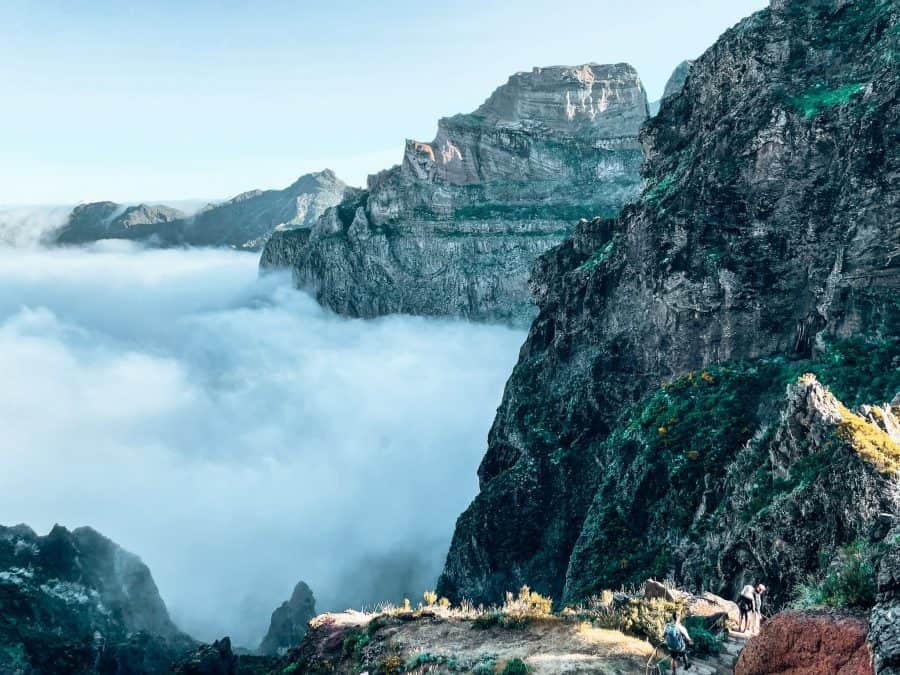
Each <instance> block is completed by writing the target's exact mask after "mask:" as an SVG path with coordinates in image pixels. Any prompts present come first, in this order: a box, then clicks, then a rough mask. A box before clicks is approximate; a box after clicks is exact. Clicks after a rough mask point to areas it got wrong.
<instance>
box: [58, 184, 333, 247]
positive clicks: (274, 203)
mask: <svg viewBox="0 0 900 675" xmlns="http://www.w3.org/2000/svg"><path fill="white" fill-rule="evenodd" d="M348 190H349V188H348V186H347V185H346V184H345V183H343V182H342V181H341V180H340V179H339V178H338V177H337V176H335V175H334V172H332V171H331V170H328V169H326V170H325V171H321V172H319V173H312V174H307V175H304V176H301V177H300V178H299V179H298V180H297V181H296V182H295V183H294V184H292V185H290V186H289V187H287V188H285V189H283V190H253V191H251V192H245V193H243V194H241V195H238V196H237V197H234V198H233V199H230V200H229V201H227V202H224V203H222V204H216V205H210V206H207V207H206V208H205V209H203V210H202V211H200V212H199V213H197V214H195V215H193V216H186V215H185V214H183V213H181V212H180V211H178V210H176V209H172V208H169V207H166V206H152V205H147V204H140V205H138V206H131V207H127V208H126V207H124V206H122V205H120V204H115V203H113V202H96V203H92V204H83V205H81V206H77V207H75V209H74V210H73V211H72V214H71V215H70V216H69V219H68V221H67V223H66V224H65V225H64V226H63V227H62V228H61V229H60V230H59V231H58V232H56V233H55V234H54V237H55V242H56V243H59V244H84V243H87V242H92V241H97V240H99V239H131V240H139V241H146V242H148V243H151V244H156V245H161V246H228V247H231V248H240V249H246V250H259V249H261V248H262V246H263V244H264V243H265V241H266V239H267V238H268V237H269V235H270V234H271V233H272V231H273V230H274V229H275V228H276V227H278V226H279V225H284V226H298V225H305V226H308V225H310V224H312V223H313V222H315V221H316V219H318V218H319V216H321V215H322V214H323V213H324V212H325V210H326V209H328V208H329V207H331V206H334V205H335V204H337V203H339V202H340V201H341V200H342V199H343V198H344V197H345V196H346V194H347V192H348Z"/></svg>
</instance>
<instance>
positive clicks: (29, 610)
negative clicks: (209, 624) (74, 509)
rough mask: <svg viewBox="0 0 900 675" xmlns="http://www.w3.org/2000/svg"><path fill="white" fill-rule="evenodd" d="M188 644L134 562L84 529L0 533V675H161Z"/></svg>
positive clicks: (132, 557)
mask: <svg viewBox="0 0 900 675" xmlns="http://www.w3.org/2000/svg"><path fill="white" fill-rule="evenodd" d="M195 645H196V643H195V642H194V641H193V640H192V639H191V638H189V637H188V636H187V635H185V634H183V633H181V632H180V631H179V630H178V629H177V628H176V627H175V625H174V624H173V623H172V621H171V620H170V619H169V615H168V612H167V611H166V607H165V605H164V604H163V601H162V599H161V598H160V597H159V593H158V591H157V589H156V584H155V583H154V582H153V577H152V576H151V575H150V570H149V569H147V566H146V565H144V564H143V563H142V562H141V561H140V559H139V558H137V556H135V555H132V554H131V553H128V552H127V551H125V550H123V549H121V548H119V547H118V546H116V545H115V544H114V543H113V542H111V541H110V540H108V539H106V538H105V537H103V536H102V535H100V534H98V533H97V532H95V531H94V530H92V529H90V528H79V529H76V530H73V531H69V530H67V529H65V528H64V527H60V526H58V525H57V526H55V527H54V528H53V529H52V530H51V531H50V533H49V534H48V535H46V536H44V537H40V536H37V535H36V534H35V533H34V532H33V531H32V530H31V529H29V528H28V527H26V526H24V525H18V526H16V527H0V672H3V673H13V674H19V673H22V674H25V673H35V674H40V673H48V674H49V673H88V672H104V673H122V674H124V673H160V672H164V671H165V670H167V669H168V667H169V666H170V665H171V663H172V662H173V661H174V660H175V659H176V658H177V657H179V656H180V655H182V654H184V653H185V652H187V651H189V650H191V649H193V648H194V646H195Z"/></svg>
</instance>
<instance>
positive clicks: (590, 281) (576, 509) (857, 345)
mask: <svg viewBox="0 0 900 675" xmlns="http://www.w3.org/2000/svg"><path fill="white" fill-rule="evenodd" d="M898 15H900V10H898V3H897V2H895V1H890V2H888V1H880V0H856V1H846V0H844V1H841V2H837V1H827V0H818V1H816V2H809V1H804V2H801V1H800V0H796V1H786V0H779V1H777V2H773V4H772V6H771V7H770V8H768V9H766V10H763V11H762V12H759V13H757V14H755V15H754V16H752V17H750V18H748V19H746V20H745V21H743V22H741V23H740V24H739V25H738V26H737V27H735V28H734V29H732V30H730V31H728V32H726V33H725V34H724V35H723V36H722V38H721V39H720V40H719V41H718V42H717V43H716V44H715V45H714V46H713V47H712V48H711V49H710V50H708V51H707V52H706V53H705V54H704V55H703V56H702V57H701V58H700V59H699V60H697V61H696V62H695V63H694V65H693V66H692V69H691V74H690V77H689V78H688V79H687V82H686V84H685V88H684V91H683V93H682V95H680V96H674V97H672V98H670V99H668V100H667V101H666V102H665V103H664V104H663V107H662V110H661V111H660V113H659V115H657V116H656V117H655V118H653V119H652V120H651V121H650V122H649V123H648V124H647V125H645V127H644V130H643V133H642V143H643V145H644V148H645V152H646V157H647V161H646V163H645V165H644V169H643V173H644V178H645V185H646V187H645V189H644V192H643V194H642V198H641V200H640V203H638V204H635V205H633V206H630V207H627V208H626V209H625V211H624V212H623V214H622V215H621V216H620V217H619V218H617V219H614V220H610V221H604V220H602V219H598V220H595V221H591V222H586V221H585V222H582V223H581V224H580V225H579V226H578V227H577V228H576V231H575V233H574V236H573V237H572V238H571V239H569V240H567V241H566V242H565V243H563V244H562V245H561V246H559V247H557V248H555V249H553V250H552V251H550V252H548V253H547V254H546V255H544V256H542V258H541V259H540V260H539V261H538V263H537V265H536V267H535V271H534V274H533V277H532V288H533V291H534V294H535V297H536V299H537V302H538V305H539V307H540V315H539V316H538V318H537V319H536V320H535V322H534V324H533V325H532V327H531V331H530V334H529V337H528V340H527V342H526V344H525V345H524V346H523V348H522V351H521V354H520V361H519V363H518V364H517V366H516V368H515V371H514V373H513V375H512V377H511V379H510V381H509V382H508V384H507V388H506V392H505V395H504V400H503V403H502V405H501V407H500V409H499V410H498V414H497V418H496V420H495V423H494V426H493V428H492V430H491V433H490V436H489V447H488V451H487V454H486V456H485V458H484V460H483V462H482V464H481V466H480V468H479V479H480V484H481V492H480V494H479V496H478V497H477V498H476V500H475V501H474V503H473V504H472V505H471V506H470V508H469V509H468V510H467V511H466V512H465V513H464V514H463V515H462V516H461V517H460V519H459V522H458V524H457V530H456V533H455V535H454V539H453V543H452V545H451V549H450V552H449V555H448V558H447V563H446V567H445V571H444V574H443V576H442V579H441V582H440V591H441V592H442V593H444V594H446V595H450V596H451V597H462V596H465V597H469V598H472V599H474V600H476V601H486V602H493V601H496V600H497V599H498V598H499V597H501V595H500V594H501V593H502V592H503V591H504V590H506V589H509V588H516V587H517V586H518V585H520V584H522V583H530V584H532V585H533V586H535V587H536V588H537V589H538V590H540V591H541V592H544V593H550V594H552V595H553V596H554V597H556V598H563V599H565V600H577V599H580V598H581V597H583V596H584V595H585V594H588V593H590V592H592V590H593V589H595V588H598V587H603V586H606V587H614V586H615V585H616V584H617V583H621V582H628V581H634V580H639V578H640V577H641V576H644V575H648V572H650V573H656V574H662V575H665V574H674V575H676V576H679V577H683V578H685V579H687V580H689V581H690V582H692V583H696V584H698V585H700V584H702V585H705V586H707V588H709V589H710V590H713V591H717V592H720V593H722V594H727V592H729V591H730V590H731V588H732V587H733V585H734V584H735V583H736V581H735V579H736V578H737V577H739V576H740V573H739V572H738V570H741V569H743V568H744V567H745V566H748V567H747V569H748V571H749V573H756V572H758V573H762V574H766V575H770V574H771V575H781V576H783V578H784V583H785V584H790V583H791V581H792V579H793V578H794V577H792V576H791V575H795V574H801V573H803V572H804V571H810V570H809V569H807V566H811V567H812V568H813V569H817V566H818V563H817V562H814V560H811V559H810V556H811V555H814V553H812V549H813V547H814V546H817V545H818V542H817V541H815V540H814V536H815V534H816V531H815V528H812V529H811V530H810V536H809V539H808V540H807V539H806V537H805V535H804V537H803V538H801V541H800V542H799V543H797V544H795V545H792V544H791V543H790V542H791V539H792V538H793V537H794V535H793V534H791V535H790V536H789V537H786V538H783V539H780V538H779V537H778V536H776V535H777V533H784V532H790V531H791V530H790V529H786V528H790V527H792V526H793V524H796V523H798V522H801V521H800V520H798V519H800V518H802V516H803V515H804V514H805V515H807V516H810V517H811V516H812V515H813V514H811V513H810V512H809V511H807V510H806V509H805V508H803V507H802V504H803V500H802V499H801V497H803V495H802V494H800V493H798V495H797V497H796V499H794V501H793V502H786V503H785V504H784V510H781V509H780V507H779V508H772V507H773V506H777V504H778V503H779V502H778V500H779V499H781V498H782V497H784V494H785V492H787V494H792V491H794V490H801V491H802V490H803V489H812V490H819V492H816V493H814V494H811V495H810V497H815V498H819V499H820V501H819V502H814V503H820V505H821V506H822V507H823V508H826V509H827V508H828V507H829V504H831V502H829V501H828V498H829V497H830V496H831V495H830V493H829V488H828V486H829V485H834V486H836V485H840V486H841V490H844V489H845V488H846V489H848V494H852V495H854V496H856V497H859V498H860V499H862V500H863V501H862V503H861V506H860V507H859V510H858V511H856V510H855V509H856V506H855V505H854V504H853V503H852V502H849V503H848V505H849V507H850V513H848V514H847V515H846V516H842V518H843V517H846V518H849V519H850V520H849V521H848V522H843V521H841V520H840V519H837V518H836V517H835V516H834V514H833V513H832V512H831V511H830V510H826V512H825V515H824V517H822V518H821V521H822V522H821V524H820V525H821V526H820V529H821V532H819V534H824V535H825V536H826V539H825V541H824V545H825V546H826V547H830V546H832V545H837V544H840V543H846V542H847V541H848V540H850V539H852V538H853V537H855V536H875V537H877V536H883V535H884V532H883V528H881V529H880V530H879V528H880V527H881V526H880V525H879V524H878V522H876V520H877V519H876V518H875V516H874V513H875V511H876V510H877V509H879V508H881V507H890V508H889V510H888V512H891V513H896V510H895V509H894V507H893V506H892V503H890V500H889V499H888V498H887V497H886V495H887V494H888V492H889V491H890V489H892V488H891V486H892V485H893V483H892V482H891V480H890V479H889V478H886V477H884V476H882V474H881V473H880V469H879V468H877V462H875V463H871V462H869V461H868V460H867V459H865V458H864V459H862V460H859V459H858V458H859V457H860V456H864V454H865V453H863V455H861V454H860V453H855V452H854V450H853V448H854V447H855V446H854V445H853V443H851V442H849V441H848V440H847V439H846V437H844V436H842V435H841V434H840V433H838V430H839V429H840V428H843V427H841V424H842V423H843V422H841V421H838V420H833V424H832V426H831V427H828V428H829V429H831V431H832V432H834V433H832V434H831V437H830V438H829V439H828V440H827V441H825V444H824V445H823V444H820V443H819V442H818V440H817V439H816V438H815V437H814V436H804V435H803V434H800V436H799V437H798V438H799V440H798V443H799V445H800V446H803V445H804V444H807V445H811V446H814V447H817V448H820V449H821V451H822V454H821V457H820V458H821V459H822V460H823V461H822V463H821V464H818V463H817V461H815V460H806V461H804V460H802V459H797V457H799V455H797V454H796V453H795V454H794V455H790V453H787V455H788V456H790V457H792V458H793V459H791V460H790V461H788V460H786V459H785V458H784V457H782V456H781V455H780V454H779V453H780V452H781V451H780V450H778V448H779V447H781V446H780V445H779V444H780V443H781V442H782V441H780V440H777V439H782V438H785V434H787V433H788V431H787V430H781V428H782V427H783V426H784V425H788V427H790V424H791V422H790V421H789V420H788V421H785V420H782V418H781V417H780V415H781V414H782V411H784V410H789V409H790V408H791V406H792V405H794V403H793V401H794V398H793V397H795V396H797V395H799V394H797V393H796V392H793V393H791V394H789V396H788V398H787V400H784V394H783V392H784V386H785V385H786V384H788V383H791V382H794V381H796V379H797V377H798V376H799V375H801V374H802V373H803V372H805V371H813V372H815V373H817V374H818V375H819V379H820V380H821V382H822V383H824V384H825V385H828V386H829V387H831V388H832V389H833V390H834V392H835V393H836V394H837V395H838V398H839V399H841V400H842V401H843V403H844V404H846V406H848V407H854V406H857V405H859V404H862V403H880V402H884V401H887V400H891V398H892V397H893V396H894V394H895V393H896V392H897V391H898V389H900V378H898V376H897V374H898V371H900V344H898V334H900V301H898V298H900V292H898V291H900V228H898V227H897V223H898V220H900V204H898V197H900V179H898V176H900V151H898V148H900V145H898V140H900V138H898V136H900V124H898V122H900V103H898V76H897V72H898V70H897V58H898V55H900V29H898ZM704 369H705V370H704ZM692 373H693V375H692ZM698 378H699V379H698ZM667 383H668V384H667ZM801 384H802V383H801ZM661 385H664V386H661ZM805 386H807V387H809V386H811V384H810V383H808V382H807V383H806V385H805ZM710 388H712V389H710ZM841 409H842V410H843V409H845V408H843V405H842V406H841ZM850 414H852V415H853V417H849V416H847V415H845V414H844V413H843V412H842V413H841V420H844V421H847V420H850V421H852V422H853V424H855V423H856V422H855V420H856V419H863V417H861V416H860V415H857V414H853V413H849V411H848V415H850ZM861 414H862V413H861ZM823 415H824V416H825V417H826V418H827V414H825V413H824V412H823ZM846 423H847V424H848V425H850V426H853V424H851V423H850V422H846ZM867 423H868V422H867ZM835 425H837V426H835ZM767 430H768V433H775V435H776V437H777V438H770V437H768V436H767ZM810 433H812V431H810ZM841 433H843V432H841ZM872 433H873V434H874V432H872ZM779 434H781V435H779ZM864 435H865V434H864ZM875 435H876V436H877V434H875ZM878 438H880V439H881V440H883V439H882V438H881V437H880V436H878ZM829 443H830V444H831V445H830V446H828V444H829ZM826 446H828V447H827V449H826ZM747 447H750V448H752V451H746V450H745V449H746V448H747ZM885 447H888V446H885ZM743 452H751V453H752V456H751V457H750V458H749V459H747V457H745V456H744V455H743V454H742V453H743ZM785 452H786V451H785ZM832 452H835V453H837V454H836V455H832V454H830V453H832ZM770 453H771V457H769V455H770ZM767 457H769V460H768V461H766V458H767ZM833 457H840V458H841V459H840V460H834V461H832V459H828V458H833ZM826 460H827V461H826ZM785 462H786V463H785ZM841 462H852V466H850V468H849V469H842V468H841V467H842V465H841ZM807 464H808V465H807ZM738 467H744V468H743V469H742V470H740V471H739V470H738ZM873 467H875V468H873ZM845 470H846V471H849V473H848V474H843V473H842V472H843V471H845ZM757 471H761V472H762V473H761V475H760V476H759V477H757V474H756V472H757ZM806 472H808V473H809V475H808V476H806ZM785 473H787V474H788V476H787V477H786V476H785ZM798 475H799V476H800V478H797V476H798ZM790 476H794V478H791V477H790ZM759 479H761V482H760V485H762V486H766V485H768V486H769V487H770V488H771V490H766V489H760V490H759V491H758V493H757V494H756V495H755V497H754V501H753V504H752V507H751V506H748V508H749V512H748V513H745V514H744V515H743V516H742V518H756V519H758V520H757V521H755V527H756V528H764V527H768V526H772V527H774V528H775V529H774V531H773V533H772V534H771V535H760V541H759V542H758V546H757V543H754V544H751V546H750V550H749V551H745V550H744V549H743V548H741V547H740V546H739V545H738V539H739V537H737V536H734V537H732V538H731V543H732V544H734V546H733V547H732V548H731V549H728V550H730V553H724V552H723V553H721V554H719V553H718V552H717V550H716V544H715V542H716V536H721V537H723V538H725V540H726V543H727V541H728V537H727V534H726V533H725V531H724V530H722V529H721V528H725V527H740V529H741V530H743V529H744V527H743V525H740V526H738V525H736V523H737V522H738V521H737V520H729V519H728V518H735V519H737V518H738V516H737V515H731V516H728V515H726V512H730V511H729V510H728V509H726V508H724V505H725V504H727V503H728V502H729V501H730V500H731V499H732V497H734V496H735V495H738V494H739V492H740V491H741V490H742V489H743V488H742V487H741V486H744V487H746V486H747V485H751V486H752V485H753V484H755V483H756V482H758V480H759ZM781 480H786V481H788V482H787V483H783V482H779V481H781ZM798 480H799V482H796V481H798ZM829 481H830V482H829ZM843 481H848V485H847V486H844V485H843ZM804 485H805V486H806V487H805V488H804V487H801V486H804ZM813 486H818V487H813ZM837 493H838V494H839V493H840V491H837ZM804 498H805V497H804ZM840 499H841V498H839V499H838V501H840ZM842 505H843V501H840V503H838V502H834V503H833V504H831V506H833V508H834V509H839V508H841V506H842ZM766 507H769V510H768V511H765V509H766ZM891 509H894V510H891ZM761 512H762V513H761ZM815 515H816V517H817V518H818V517H819V516H820V512H816V514H815ZM803 522H808V521H803ZM804 527H806V525H804ZM717 528H719V529H717ZM698 547H699V550H700V551H701V552H702V555H700V554H698V553H697V551H698ZM785 547H786V548H785ZM783 548H784V549H785V550H784V551H783V553H782V549H783ZM710 556H711V557H710ZM729 556H730V557H729ZM770 556H774V559H773V558H771V557H770ZM702 560H707V561H709V562H707V563H703V562H702ZM774 561H778V562H781V563H784V564H786V565H790V567H789V570H788V571H784V572H778V570H776V569H775V567H776V564H775V562H774ZM708 565H711V566H712V569H710V568H709V567H708ZM720 565H721V567H720ZM788 592H789V589H787V588H784V589H782V590H781V593H784V594H787V593H788ZM782 597H784V596H782Z"/></svg>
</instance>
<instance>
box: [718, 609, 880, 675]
mask: <svg viewBox="0 0 900 675" xmlns="http://www.w3.org/2000/svg"><path fill="white" fill-rule="evenodd" d="M868 629H869V627H868V624H867V623H866V621H865V620H863V619H861V618H858V617H855V616H841V615H836V614H828V613H825V612H815V613H811V612H794V611H791V612H782V613H780V614H777V615H775V616H774V617H773V618H772V619H770V620H769V621H767V622H766V623H765V624H764V625H763V628H762V632H761V633H760V634H759V635H758V636H757V637H755V638H753V639H752V640H750V641H749V642H748V643H747V646H746V647H745V648H744V651H743V652H741V657H740V659H739V660H738V663H737V665H736V666H735V670H734V672H735V675H823V674H824V673H828V674H829V675H874V670H873V668H872V654H871V652H870V650H869V645H868V643H867V642H866V635H867V633H868Z"/></svg>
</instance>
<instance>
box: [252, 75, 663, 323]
mask: <svg viewBox="0 0 900 675" xmlns="http://www.w3.org/2000/svg"><path fill="white" fill-rule="evenodd" d="M647 117H648V108H647V98H646V94H645V92H644V89H643V86H642V84H641V81H640V78H639V77H638V74H637V72H636V71H635V70H634V69H633V68H632V67H631V66H628V65H626V64H618V65H602V66H601V65H596V64H586V65H583V66H576V67H568V66H566V67H551V68H535V69H534V70H532V71H531V72H524V73H517V74H515V75H513V76H512V77H510V78H509V81H508V82H507V83H506V84H505V85H503V86H501V87H500V88H499V89H497V90H496V91H495V92H494V93H493V95H491V97H490V98H488V100H487V101H486V102H485V103H484V104H483V105H482V106H481V107H479V108H478V109H477V110H476V111H475V112H473V113H470V114H466V115H456V116H453V117H449V118H445V119H442V120H440V122H439V123H438V132H437V136H436V137H435V139H434V140H433V141H432V142H431V143H421V142H418V141H407V143H406V150H405V152H404V155H403V162H402V164H400V165H399V166H395V167H394V168H392V169H389V170H387V171H384V172H382V173H379V174H376V175H374V176H370V178H369V181H368V188H367V189H366V190H364V191H360V192H356V193H354V194H352V195H351V196H350V197H348V198H347V199H345V200H344V201H343V202H342V203H341V204H339V205H338V206H337V207H335V208H333V209H330V210H328V211H327V212H326V213H325V215H324V216H323V217H322V218H320V219H319V220H318V221H317V222H316V223H315V224H314V225H313V226H312V227H311V228H307V227H304V228H294V229H282V230H281V231H279V232H276V233H275V234H274V235H273V237H272V238H271V239H270V240H269V242H268V243H267V244H266V247H265V249H264V250H263V254H262V260H261V263H260V264H261V267H262V268H263V269H269V268H275V267H289V268H291V269H292V270H293V274H294V279H295V281H296V283H297V284H298V285H299V286H301V287H307V288H311V289H313V290H314V292H315V294H316V297H317V298H318V300H319V301H320V302H321V303H322V304H324V305H326V306H327V307H330V308H331V309H333V310H335V311H337V312H339V313H341V314H346V315H350V316H359V317H374V316H379V315H384V314H390V313H409V314H419V315H444V316H459V317H466V318H469V319H473V320H479V321H482V320H483V321H502V322H511V323H516V324H527V323H528V322H530V320H531V319H532V318H533V317H534V315H535V313H536V311H537V310H536V308H535V306H534V304H533V302H532V300H531V298H530V295H529V292H528V284H527V279H528V274H529V271H530V269H531V266H532V264H533V262H534V260H535V258H536V257H537V256H538V255H540V254H541V253H543V252H545V251H547V250H548V249H549V248H551V247H552V246H554V245H556V244H558V243H559V242H561V241H562V240H563V239H564V238H565V237H566V236H567V235H568V234H569V233H570V231H571V223H572V222H573V219H574V218H577V217H578V216H580V215H582V214H585V213H587V214H599V215H605V216H612V215H615V214H616V213H618V211H619V210H620V209H621V208H622V207H623V206H624V205H625V204H626V203H628V202H629V201H631V200H632V199H634V198H636V197H637V195H638V190H639V182H640V180H639V167H640V161H641V151H640V146H639V144H638V140H637V136H638V131H639V129H640V127H641V125H642V124H643V123H644V121H645V120H646V119H647Z"/></svg>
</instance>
